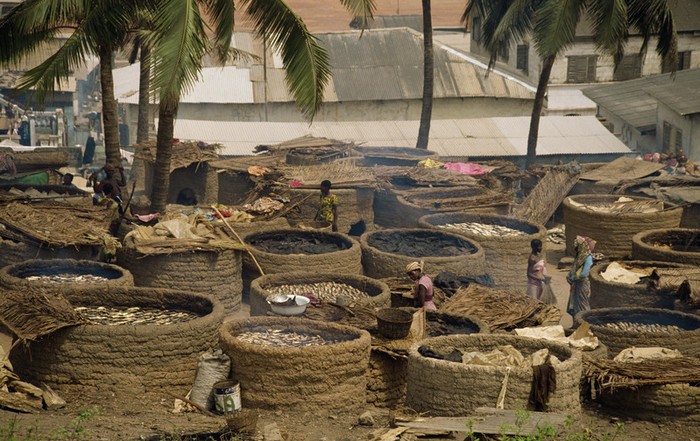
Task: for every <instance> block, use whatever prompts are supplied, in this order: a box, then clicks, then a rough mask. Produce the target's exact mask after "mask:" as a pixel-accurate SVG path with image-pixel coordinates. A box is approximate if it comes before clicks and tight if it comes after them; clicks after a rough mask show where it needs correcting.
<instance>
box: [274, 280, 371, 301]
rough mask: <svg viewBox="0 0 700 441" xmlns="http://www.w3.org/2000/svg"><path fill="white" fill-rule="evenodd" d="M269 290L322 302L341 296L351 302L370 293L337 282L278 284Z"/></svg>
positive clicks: (334, 299)
mask: <svg viewBox="0 0 700 441" xmlns="http://www.w3.org/2000/svg"><path fill="white" fill-rule="evenodd" d="M266 289H267V291H269V292H270V293H272V294H273V295H276V294H293V295H297V296H308V295H309V294H312V295H313V297H315V298H316V299H318V300H319V301H321V302H336V300H337V298H338V297H339V296H341V297H344V298H346V299H347V300H349V301H350V302H355V301H357V300H361V299H366V298H368V297H369V295H368V294H367V293H365V292H363V291H360V290H359V289H357V288H355V287H353V286H350V285H346V284H344V283H337V282H318V283H300V284H295V285H291V284H289V285H276V286H270V287H268V288H266Z"/></svg>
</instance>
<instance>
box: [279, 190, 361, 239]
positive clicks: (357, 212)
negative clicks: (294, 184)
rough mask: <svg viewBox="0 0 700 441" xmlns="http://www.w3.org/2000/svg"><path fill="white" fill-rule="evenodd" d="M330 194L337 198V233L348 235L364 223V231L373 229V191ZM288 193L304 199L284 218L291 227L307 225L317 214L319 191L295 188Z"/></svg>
mask: <svg viewBox="0 0 700 441" xmlns="http://www.w3.org/2000/svg"><path fill="white" fill-rule="evenodd" d="M331 192H332V193H333V194H334V195H336V196H337V197H338V212H339V213H338V232H340V233H345V234H348V233H349V232H350V230H351V228H352V226H353V225H358V224H359V223H360V222H363V223H364V226H365V229H374V210H373V208H372V207H373V205H374V189H372V188H362V187H358V188H339V189H335V188H334V189H332V190H331ZM288 193H289V194H292V195H294V194H298V195H301V196H302V197H305V198H306V199H305V200H304V202H303V203H301V204H300V205H299V206H298V207H297V208H295V209H294V210H292V211H290V212H289V213H287V214H286V215H285V217H286V218H287V219H288V220H289V222H290V224H292V225H299V224H301V225H304V224H309V223H310V220H312V219H313V218H314V216H316V213H317V212H318V206H319V197H320V192H319V190H315V189H313V190H312V189H298V188H297V189H289V191H288ZM307 196H308V197H307ZM363 232H364V231H361V232H360V234H361V233H363ZM353 234H355V233H353Z"/></svg>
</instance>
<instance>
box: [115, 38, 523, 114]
mask: <svg viewBox="0 0 700 441" xmlns="http://www.w3.org/2000/svg"><path fill="white" fill-rule="evenodd" d="M318 38H319V39H320V41H321V44H322V45H324V46H325V47H326V48H327V49H328V52H329V56H330V63H331V66H332V69H331V73H332V81H330V82H329V84H328V87H327V88H326V93H325V96H324V100H325V101H328V102H336V101H365V100H372V101H382V100H401V99H420V98H421V97H422V94H423V38H422V35H421V34H419V33H417V32H415V31H413V30H410V29H407V28H400V29H391V30H389V29H374V30H369V31H365V32H364V34H363V35H362V38H360V32H359V31H348V32H334V33H326V34H319V35H318ZM233 43H234V44H235V45H236V47H238V48H239V49H242V50H244V51H247V52H250V53H252V54H255V55H258V56H262V49H261V48H262V44H261V43H260V41H259V40H257V39H253V38H252V37H251V35H250V34H246V33H236V34H235V35H234V42H233ZM434 54H435V89H434V96H435V97H437V98H451V97H497V98H515V99H533V98H534V88H532V87H530V86H527V85H525V84H523V83H522V82H519V81H518V80H516V79H514V78H512V77H509V76H507V75H506V76H504V75H501V74H500V73H498V72H492V73H491V74H490V75H488V76H487V75H486V69H485V66H482V65H481V64H480V63H478V62H477V61H476V60H474V59H472V58H470V57H468V56H466V55H464V54H460V53H458V52H457V51H454V50H452V49H450V48H448V47H446V46H444V45H442V44H436V45H435V46H434ZM267 58H268V71H267V78H268V82H267V99H268V102H288V101H292V97H291V95H290V94H289V92H288V90H287V84H286V81H284V76H285V73H284V70H283V69H282V68H281V67H282V64H281V59H280V57H279V55H278V54H273V55H272V56H271V55H270V54H268V57H267ZM234 64H235V66H226V67H224V68H221V67H205V68H204V69H203V70H202V74H201V75H200V80H199V81H198V82H197V83H196V84H195V85H194V87H193V88H192V90H191V91H190V92H189V93H188V94H187V95H186V96H185V97H183V99H182V102H187V103H253V102H255V103H262V102H264V94H263V93H262V91H263V88H262V87H261V86H260V85H259V84H257V83H259V82H261V81H262V75H261V73H262V72H261V67H260V64H261V61H260V60H257V61H249V60H239V61H236V62H234ZM138 65H139V64H138V63H135V64H133V65H130V66H126V67H123V68H120V69H115V70H114V77H115V96H116V97H117V99H118V100H119V102H121V103H129V104H136V103H137V102H138V83H139V82H138ZM251 81H252V82H255V83H256V84H252V83H251Z"/></svg>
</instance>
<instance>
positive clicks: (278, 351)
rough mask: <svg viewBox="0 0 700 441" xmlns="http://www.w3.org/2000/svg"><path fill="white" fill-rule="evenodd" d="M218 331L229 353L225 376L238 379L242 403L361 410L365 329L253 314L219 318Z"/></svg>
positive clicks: (366, 351)
mask: <svg viewBox="0 0 700 441" xmlns="http://www.w3.org/2000/svg"><path fill="white" fill-rule="evenodd" d="M219 337H220V345H221V348H222V349H223V350H224V352H225V353H226V354H228V356H229V357H231V378H234V379H236V381H238V382H240V384H241V399H242V402H243V407H249V408H263V409H289V408H294V409H295V410H304V411H314V410H321V409H323V410H333V411H345V410H347V411H357V410H360V409H363V410H364V406H365V404H366V397H365V389H366V387H367V379H366V376H365V374H366V372H367V366H368V362H369V350H370V336H369V333H368V332H367V331H361V330H359V329H356V328H352V327H350V326H342V325H336V324H332V323H323V322H315V321H311V320H305V319H298V318H278V317H255V318H251V319H246V320H233V321H230V322H227V323H225V324H224V325H223V326H222V327H221V330H220V333H219ZM314 342H315V343H314ZM295 345H296V346H295Z"/></svg>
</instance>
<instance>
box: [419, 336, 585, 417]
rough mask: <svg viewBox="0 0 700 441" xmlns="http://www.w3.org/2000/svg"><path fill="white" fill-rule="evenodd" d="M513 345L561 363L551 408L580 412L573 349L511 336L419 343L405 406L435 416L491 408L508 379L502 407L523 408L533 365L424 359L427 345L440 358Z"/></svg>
mask: <svg viewBox="0 0 700 441" xmlns="http://www.w3.org/2000/svg"><path fill="white" fill-rule="evenodd" d="M505 345H510V346H512V347H514V348H515V349H517V350H518V351H519V352H520V353H521V354H522V355H523V356H528V355H531V354H533V353H534V352H536V351H539V350H540V349H548V350H549V353H550V354H551V355H554V356H556V357H557V359H559V361H560V363H555V364H554V370H555V372H556V378H557V388H556V391H555V392H554V393H552V394H551V395H550V396H549V400H548V410H550V411H553V412H564V413H570V412H579V411H580V409H581V403H580V401H579V384H580V381H581V355H580V354H579V352H578V351H572V350H571V349H569V347H567V346H565V345H563V344H560V343H555V342H551V341H547V340H538V339H531V338H526V337H517V336H510V335H497V334H488V335H481V334H472V335H449V336H444V337H435V338H429V339H425V340H423V341H420V342H418V343H416V344H414V345H413V346H411V349H410V350H409V354H408V389H407V393H406V404H407V405H408V406H409V407H411V408H413V409H415V410H416V411H418V412H429V413H430V414H431V415H437V416H461V415H468V414H469V413H470V412H473V411H474V409H476V408H477V407H481V406H487V407H493V406H494V405H495V404H496V402H497V401H498V396H499V393H500V392H501V390H502V389H503V382H504V378H505V377H506V375H507V378H508V379H507V382H508V383H507V387H506V395H505V401H504V405H505V408H506V409H524V408H526V406H527V404H528V398H529V396H530V390H531V388H532V381H533V374H532V367H531V366H529V365H527V366H521V367H515V366H514V367H510V368H507V367H505V366H485V365H479V364H466V363H463V362H461V361H448V360H440V359H437V358H430V357H425V356H423V355H421V352H419V348H421V347H423V348H424V349H423V350H425V349H428V350H430V351H433V352H435V353H440V354H449V353H450V352H452V351H453V350H454V349H457V350H459V351H460V352H461V353H462V354H466V353H468V352H481V353H488V352H491V351H492V350H494V349H496V348H497V347H502V346H505Z"/></svg>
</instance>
